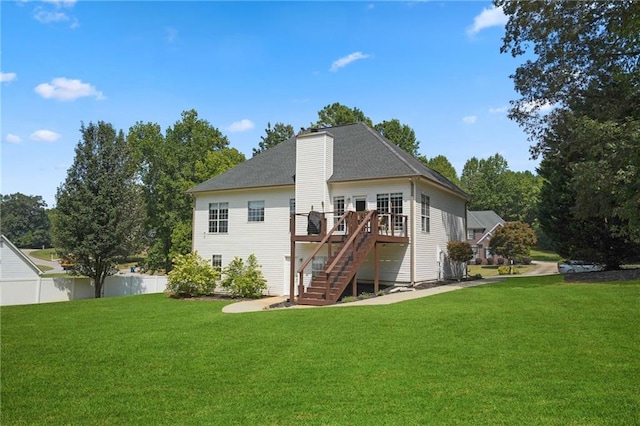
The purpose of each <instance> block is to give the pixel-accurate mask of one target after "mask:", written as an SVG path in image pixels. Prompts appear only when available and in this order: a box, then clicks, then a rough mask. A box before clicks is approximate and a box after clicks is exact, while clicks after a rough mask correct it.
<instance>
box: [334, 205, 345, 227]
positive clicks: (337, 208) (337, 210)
mask: <svg viewBox="0 0 640 426" xmlns="http://www.w3.org/2000/svg"><path fill="white" fill-rule="evenodd" d="M343 214H344V197H333V224H334V226H335V224H336V223H337V222H338V220H340V217H341V216H342V215H343ZM338 231H344V222H342V223H341V224H340V226H338Z"/></svg>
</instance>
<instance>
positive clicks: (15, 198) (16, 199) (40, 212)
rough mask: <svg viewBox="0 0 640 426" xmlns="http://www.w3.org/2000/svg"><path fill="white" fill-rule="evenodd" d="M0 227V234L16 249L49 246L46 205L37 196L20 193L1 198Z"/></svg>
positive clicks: (48, 223)
mask: <svg viewBox="0 0 640 426" xmlns="http://www.w3.org/2000/svg"><path fill="white" fill-rule="evenodd" d="M1 199H2V202H1V203H0V227H1V228H2V233H3V234H4V235H5V236H6V237H7V238H9V240H10V241H11V242H12V243H13V244H15V245H16V246H17V247H21V248H42V247H43V246H44V247H49V246H51V235H50V231H51V224H50V221H49V217H48V216H47V212H46V207H47V203H45V202H44V200H43V199H42V197H41V196H39V195H24V194H21V193H20V192H17V193H15V194H9V195H3V196H1Z"/></svg>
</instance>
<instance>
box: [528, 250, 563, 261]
mask: <svg viewBox="0 0 640 426" xmlns="http://www.w3.org/2000/svg"><path fill="white" fill-rule="evenodd" d="M529 255H530V257H531V259H533V260H534V261H535V260H537V261H544V262H559V261H561V260H562V257H561V256H560V255H559V254H557V253H555V252H552V251H549V250H540V249H534V248H532V249H531V252H530V253H529Z"/></svg>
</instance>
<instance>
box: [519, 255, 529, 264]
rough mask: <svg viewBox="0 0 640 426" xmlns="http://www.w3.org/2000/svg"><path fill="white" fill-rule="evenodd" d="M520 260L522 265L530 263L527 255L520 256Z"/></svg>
mask: <svg viewBox="0 0 640 426" xmlns="http://www.w3.org/2000/svg"><path fill="white" fill-rule="evenodd" d="M520 262H521V263H522V264H523V265H531V257H529V256H522V259H521V260H520Z"/></svg>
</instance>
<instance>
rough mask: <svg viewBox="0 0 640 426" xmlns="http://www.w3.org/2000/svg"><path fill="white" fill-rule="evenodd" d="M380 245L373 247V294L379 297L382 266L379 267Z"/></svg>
mask: <svg viewBox="0 0 640 426" xmlns="http://www.w3.org/2000/svg"><path fill="white" fill-rule="evenodd" d="M378 261H379V253H378V243H377V242H376V243H375V244H374V246H373V292H374V293H375V294H376V295H377V294H378V290H379V288H380V266H379V265H378Z"/></svg>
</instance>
